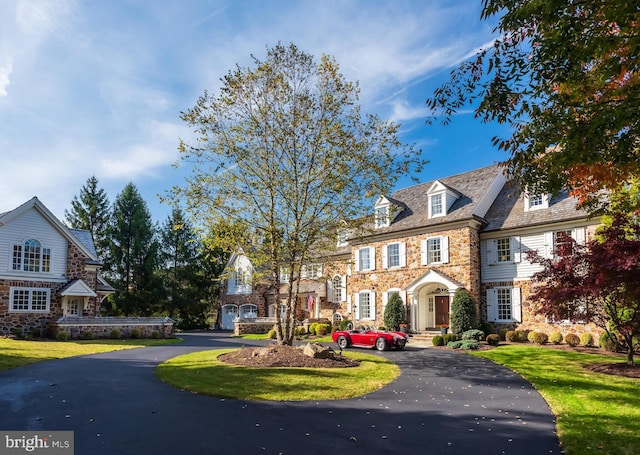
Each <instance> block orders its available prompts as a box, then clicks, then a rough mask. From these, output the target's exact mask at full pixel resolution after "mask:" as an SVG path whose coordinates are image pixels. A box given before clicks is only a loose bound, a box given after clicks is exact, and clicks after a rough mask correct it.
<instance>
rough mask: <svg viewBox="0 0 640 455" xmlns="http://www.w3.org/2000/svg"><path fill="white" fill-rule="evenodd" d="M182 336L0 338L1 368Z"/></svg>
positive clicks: (150, 343)
mask: <svg viewBox="0 0 640 455" xmlns="http://www.w3.org/2000/svg"><path fill="white" fill-rule="evenodd" d="M181 341H182V340H180V339H178V338H171V339H159V340H152V339H137V340H131V339H126V340H111V339H109V340H102V339H100V340H81V341H79V340H77V341H22V340H12V339H8V338H0V371H2V370H8V369H10V368H17V367H21V366H23V365H29V364H31V363H36V362H42V361H44V360H53V359H62V358H65V357H73V356H77V355H85V354H97V353H100V352H110V351H118V350H120V349H133V348H141V347H144V346H158V345H163V344H173V343H180V342H181Z"/></svg>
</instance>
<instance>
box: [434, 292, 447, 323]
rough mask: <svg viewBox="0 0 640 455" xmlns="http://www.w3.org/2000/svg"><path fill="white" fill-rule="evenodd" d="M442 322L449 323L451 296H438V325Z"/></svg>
mask: <svg viewBox="0 0 640 455" xmlns="http://www.w3.org/2000/svg"><path fill="white" fill-rule="evenodd" d="M440 324H447V325H449V296H448V295H446V296H442V295H437V296H436V327H437V326H439V325H440Z"/></svg>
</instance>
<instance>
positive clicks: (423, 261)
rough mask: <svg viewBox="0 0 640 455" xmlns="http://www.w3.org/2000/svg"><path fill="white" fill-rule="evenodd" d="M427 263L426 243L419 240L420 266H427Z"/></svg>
mask: <svg viewBox="0 0 640 455" xmlns="http://www.w3.org/2000/svg"><path fill="white" fill-rule="evenodd" d="M428 263H429V255H428V253H427V241H426V240H420V264H421V265H427V264H428Z"/></svg>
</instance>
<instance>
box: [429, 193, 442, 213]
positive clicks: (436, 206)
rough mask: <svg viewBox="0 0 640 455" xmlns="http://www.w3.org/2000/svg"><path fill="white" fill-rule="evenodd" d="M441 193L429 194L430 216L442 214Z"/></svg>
mask: <svg viewBox="0 0 640 455" xmlns="http://www.w3.org/2000/svg"><path fill="white" fill-rule="evenodd" d="M442 213H443V210H442V194H434V195H432V196H431V216H438V215H442Z"/></svg>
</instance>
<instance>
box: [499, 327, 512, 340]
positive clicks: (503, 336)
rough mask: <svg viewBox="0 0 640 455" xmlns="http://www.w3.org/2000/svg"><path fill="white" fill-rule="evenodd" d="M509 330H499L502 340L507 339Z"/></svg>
mask: <svg viewBox="0 0 640 455" xmlns="http://www.w3.org/2000/svg"><path fill="white" fill-rule="evenodd" d="M508 332H509V330H508V329H500V332H498V335H499V336H500V341H507V333H508Z"/></svg>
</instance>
